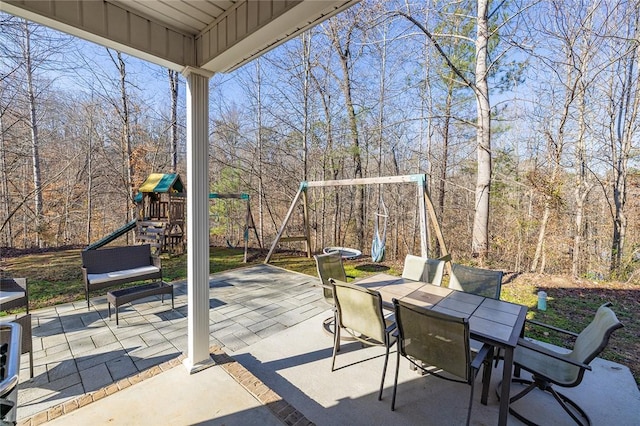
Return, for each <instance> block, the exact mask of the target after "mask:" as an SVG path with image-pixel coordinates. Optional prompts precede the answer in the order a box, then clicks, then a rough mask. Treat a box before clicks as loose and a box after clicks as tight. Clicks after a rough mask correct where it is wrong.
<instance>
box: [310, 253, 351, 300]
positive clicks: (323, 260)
mask: <svg viewBox="0 0 640 426" xmlns="http://www.w3.org/2000/svg"><path fill="white" fill-rule="evenodd" d="M314 259H315V260H316V268H317V270H318V277H320V281H321V285H322V295H323V296H324V300H325V301H326V302H327V303H329V304H330V305H333V304H334V300H333V289H332V286H331V282H330V281H329V280H330V279H331V278H333V279H335V280H338V281H344V282H346V281H347V274H346V273H345V271H344V266H343V264H342V256H341V255H340V253H339V252H335V253H327V254H317V255H315V256H314Z"/></svg>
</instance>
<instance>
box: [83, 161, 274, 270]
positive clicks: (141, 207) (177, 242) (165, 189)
mask: <svg viewBox="0 0 640 426" xmlns="http://www.w3.org/2000/svg"><path fill="white" fill-rule="evenodd" d="M186 196H187V193H186V190H185V187H184V185H183V183H182V180H181V179H180V176H179V175H178V174H176V173H152V174H150V175H149V176H148V177H147V179H146V180H145V181H144V183H143V184H142V185H141V186H140V188H139V189H138V194H137V195H136V197H135V199H134V200H135V202H136V216H137V217H136V219H134V220H132V221H130V222H128V223H126V224H125V225H123V226H122V227H120V228H118V229H116V230H115V231H113V232H112V233H110V234H109V235H107V236H105V237H103V238H102V239H100V240H98V241H96V242H95V243H92V244H90V245H89V246H87V247H86V248H85V250H95V249H98V248H100V247H102V246H104V245H106V244H108V243H110V242H112V241H113V240H115V239H116V238H118V237H120V236H122V235H124V234H126V233H127V232H129V231H132V230H135V233H136V242H137V243H139V244H149V245H150V246H151V250H152V252H153V254H154V255H159V254H161V253H169V254H171V255H176V254H182V253H184V251H185V248H186V235H187V233H186V227H185V225H186ZM209 199H210V200H228V199H237V200H242V201H246V205H247V208H246V216H245V218H246V219H245V224H244V232H243V239H244V262H245V263H246V262H247V252H248V245H249V231H250V230H251V229H253V231H254V235H255V238H256V240H257V242H258V245H259V247H260V248H262V245H261V243H260V239H259V238H258V233H257V231H256V228H255V225H254V221H253V216H252V214H251V207H250V202H249V201H250V200H249V194H245V193H241V194H217V193H212V194H209ZM227 244H228V245H230V243H229V241H227Z"/></svg>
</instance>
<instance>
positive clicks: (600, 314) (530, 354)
mask: <svg viewBox="0 0 640 426" xmlns="http://www.w3.org/2000/svg"><path fill="white" fill-rule="evenodd" d="M610 305H611V304H610V303H605V304H604V305H602V306H600V307H599V308H598V310H597V311H596V314H595V316H594V318H593V320H592V321H591V323H589V325H587V327H586V328H585V329H584V330H582V332H580V334H576V333H572V332H570V331H567V330H563V329H560V328H556V327H552V326H549V325H547V324H543V323H540V322H537V321H531V320H529V322H530V323H533V324H536V325H538V326H541V327H544V328H546V329H549V330H552V331H555V332H559V333H562V334H566V335H569V336H573V337H575V343H574V346H573V349H572V350H571V352H569V353H560V352H556V351H554V350H551V349H548V348H547V347H545V346H541V345H538V344H536V343H533V342H531V341H529V340H525V339H522V338H521V339H520V340H519V342H518V346H517V347H516V350H515V353H514V366H515V368H514V375H515V376H516V377H515V378H513V379H512V380H511V381H512V383H519V384H524V385H526V386H527V387H526V388H525V389H524V390H522V391H521V392H519V393H518V394H516V395H514V396H512V397H511V398H510V400H509V402H510V403H513V402H515V401H518V400H519V399H521V398H522V397H524V396H525V395H527V394H529V393H530V392H531V391H532V390H534V389H536V388H537V389H540V390H542V391H544V392H549V393H550V394H551V395H553V397H554V398H555V400H556V401H558V403H559V404H560V406H561V407H562V408H563V409H564V411H566V412H567V413H568V414H569V416H571V418H572V419H573V420H574V421H575V422H576V423H577V424H579V425H589V424H591V420H590V419H589V416H588V415H587V413H586V412H585V411H584V410H583V409H582V408H580V407H579V406H578V405H577V404H576V403H575V402H574V401H572V400H571V399H569V398H568V397H567V396H565V395H563V394H561V393H560V392H557V391H556V390H555V389H554V388H553V385H557V386H561V387H575V386H578V385H579V384H580V383H581V382H582V378H583V376H584V372H585V371H587V370H591V367H590V366H589V364H590V363H591V361H593V359H594V358H595V357H597V356H598V355H599V354H600V352H602V350H603V349H604V348H605V347H606V346H607V344H608V342H609V337H610V336H611V334H612V333H613V332H614V331H615V330H617V329H619V328H621V327H622V324H621V323H620V321H618V318H617V317H616V314H615V313H614V312H613V311H612V310H611V309H610V308H609V307H608V306H610ZM521 369H522V370H526V371H528V372H530V373H531V374H532V376H533V377H532V380H527V379H523V378H520V370H521ZM540 409H541V411H544V409H543V407H540ZM572 409H573V410H575V412H577V413H578V414H579V415H580V416H581V417H582V419H583V420H585V421H586V422H585V423H583V422H582V421H581V420H580V419H579V418H578V416H577V415H576V413H574V412H573V411H572ZM509 412H510V413H511V414H513V415H514V416H515V417H516V418H518V419H519V420H521V421H523V422H524V423H526V424H528V425H534V424H535V423H533V422H532V421H531V420H529V419H527V418H526V417H524V416H523V415H521V414H520V413H518V412H517V411H516V410H515V409H514V408H513V407H511V406H510V408H509ZM542 421H543V422H544V419H542Z"/></svg>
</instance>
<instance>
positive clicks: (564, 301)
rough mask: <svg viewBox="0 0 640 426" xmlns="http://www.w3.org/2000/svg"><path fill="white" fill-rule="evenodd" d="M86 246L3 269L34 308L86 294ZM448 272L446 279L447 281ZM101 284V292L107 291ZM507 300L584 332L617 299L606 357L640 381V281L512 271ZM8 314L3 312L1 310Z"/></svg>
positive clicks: (220, 254)
mask: <svg viewBox="0 0 640 426" xmlns="http://www.w3.org/2000/svg"><path fill="white" fill-rule="evenodd" d="M242 259H243V249H241V248H238V249H229V248H220V247H212V248H211V251H210V271H211V273H215V272H220V271H224V270H227V269H233V268H238V267H242V266H246V264H244V263H242ZM263 260H264V255H260V254H259V253H253V254H251V255H250V256H249V262H248V264H258V263H262V261H263ZM186 262H187V257H186V255H181V256H174V257H163V258H162V269H163V275H164V279H165V281H176V280H183V279H186V275H187V268H186ZM270 263H271V264H273V265H274V266H279V267H281V268H284V269H288V270H291V271H296V272H301V273H304V274H308V275H313V276H315V275H316V266H315V262H314V260H313V259H308V258H307V257H305V256H301V255H299V254H292V253H288V254H276V255H275V256H274V257H273V258H272V259H271V262H270ZM80 265H81V258H80V249H69V250H58V251H50V252H44V253H36V254H20V255H16V256H13V257H5V258H4V259H3V266H2V268H3V269H2V273H3V275H5V276H9V277H26V278H27V279H28V281H29V291H30V298H29V299H30V306H31V308H32V309H37V308H42V307H46V306H51V305H56V304H60V303H66V302H72V301H76V300H82V299H83V298H84V285H83V283H82V273H81V270H80ZM345 271H346V273H347V276H348V277H349V278H350V279H355V278H359V277H363V276H366V275H371V274H375V273H379V272H386V273H390V274H396V275H400V274H401V272H402V264H401V263H400V262H391V261H385V262H382V263H371V262H370V259H368V258H366V257H364V258H362V259H356V260H348V261H345ZM446 282H447V277H446V276H445V280H444V282H443V285H446ZM540 290H544V291H546V292H547V295H548V300H547V306H548V308H547V310H546V311H538V310H537V293H538V291H540ZM104 292H105V290H101V291H99V292H97V293H96V294H104ZM501 298H502V299H503V300H507V301H510V302H514V303H519V304H522V305H526V306H528V307H529V313H528V317H529V318H533V319H536V320H539V321H541V322H544V323H547V324H551V325H554V326H556V327H560V328H564V329H567V330H571V331H575V332H579V331H580V330H582V329H583V328H584V327H585V326H586V325H587V324H588V323H589V321H591V319H592V317H593V314H594V312H595V311H596V309H597V308H598V306H600V305H601V304H603V303H605V302H612V303H613V310H614V311H615V312H616V314H617V316H618V318H619V319H620V321H621V322H622V323H623V324H624V328H622V329H620V330H617V331H616V332H615V333H614V334H613V337H612V338H611V340H610V341H609V346H608V347H607V349H606V350H605V352H604V353H603V355H602V357H603V358H605V359H609V360H612V361H615V362H618V363H621V364H624V365H626V366H628V367H629V368H630V369H631V371H632V372H633V375H634V377H635V380H636V382H637V383H638V384H640V338H639V336H640V323H639V322H638V321H637V320H636V319H637V318H638V317H639V315H640V303H638V300H640V283H622V282H605V281H590V280H574V279H572V278H570V277H566V276H550V275H540V274H528V273H527V274H515V273H506V274H505V278H504V279H503V284H502V296H501ZM0 315H2V313H0ZM526 334H527V335H528V336H532V337H535V338H537V339H540V340H544V341H548V342H551V343H554V344H557V345H561V346H565V345H572V342H571V341H563V340H562V339H561V338H559V337H556V336H554V335H549V334H545V333H544V332H543V331H541V330H534V329H527V331H526Z"/></svg>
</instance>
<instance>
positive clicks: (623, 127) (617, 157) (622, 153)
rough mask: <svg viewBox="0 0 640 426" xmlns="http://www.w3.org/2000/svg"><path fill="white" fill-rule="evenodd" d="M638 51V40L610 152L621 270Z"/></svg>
mask: <svg viewBox="0 0 640 426" xmlns="http://www.w3.org/2000/svg"><path fill="white" fill-rule="evenodd" d="M635 13H636V15H635V20H634V22H633V24H631V31H630V33H631V34H633V37H631V38H629V40H637V38H638V32H639V28H638V26H639V22H640V13H638V11H637V10H636V11H635ZM638 50H640V45H639V44H638V42H637V41H635V46H634V48H633V49H632V50H631V52H630V54H629V57H628V59H626V63H625V65H624V68H625V72H626V76H625V79H624V84H623V87H622V90H621V91H620V97H621V101H620V102H619V104H618V105H619V108H618V116H617V122H616V130H617V132H616V136H617V138H616V140H615V141H612V143H611V151H612V152H611V154H612V159H613V201H614V209H615V210H614V211H615V213H614V223H613V238H612V244H611V266H610V270H611V271H612V272H615V271H618V270H620V268H621V265H622V255H623V253H624V248H625V240H626V233H627V215H626V210H625V206H626V201H627V178H628V173H629V166H628V163H629V158H630V156H631V152H632V148H633V144H632V141H633V137H634V132H633V126H634V125H635V124H636V120H637V117H638V110H639V109H640V84H638V76H637V75H636V74H637V73H636V72H635V66H636V65H637V64H636V62H637V60H638V57H639V55H638Z"/></svg>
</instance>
